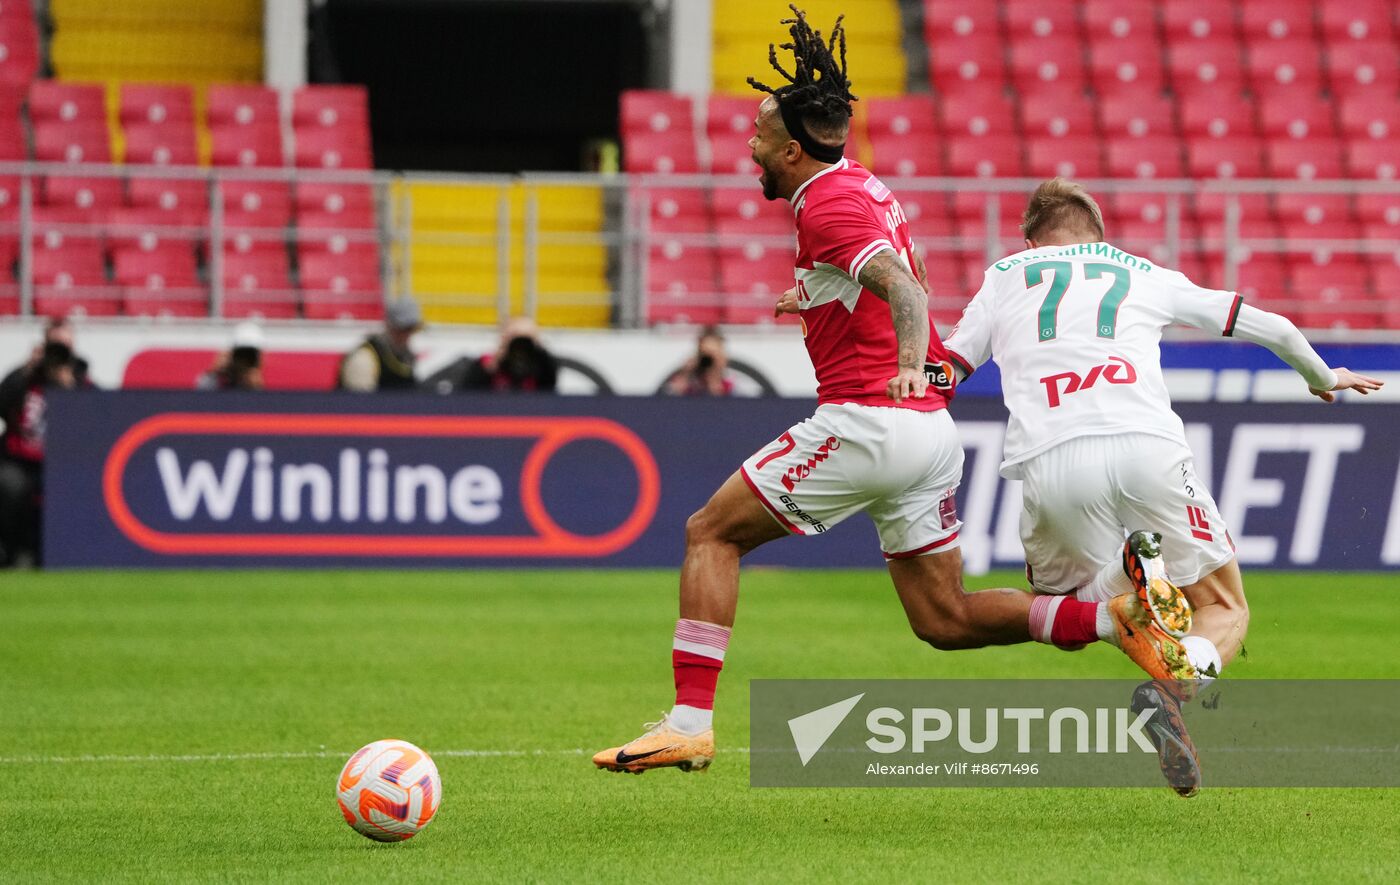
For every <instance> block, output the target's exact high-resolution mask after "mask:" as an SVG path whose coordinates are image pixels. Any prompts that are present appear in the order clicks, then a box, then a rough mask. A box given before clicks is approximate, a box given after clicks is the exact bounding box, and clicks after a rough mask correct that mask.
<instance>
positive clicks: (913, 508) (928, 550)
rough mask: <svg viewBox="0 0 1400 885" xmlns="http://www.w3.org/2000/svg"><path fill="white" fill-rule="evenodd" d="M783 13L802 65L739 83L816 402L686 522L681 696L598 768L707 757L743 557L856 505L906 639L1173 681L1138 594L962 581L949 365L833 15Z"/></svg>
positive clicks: (1164, 645)
mask: <svg viewBox="0 0 1400 885" xmlns="http://www.w3.org/2000/svg"><path fill="white" fill-rule="evenodd" d="M793 12H794V13H796V16H797V17H796V18H795V19H791V20H788V21H785V22H784V24H788V25H790V26H791V30H790V33H791V34H792V39H793V42H792V43H789V44H784V46H783V48H784V49H791V50H792V51H793V54H794V56H795V63H796V68H795V73H794V74H792V75H788V74H786V72H784V71H783V69H782V67H781V66H780V65H779V64H778V61H777V54H776V52H775V51H772V50H770V54H769V57H770V60H771V61H772V63H773V66H774V67H775V68H776V69H777V70H778V71H779V72H781V73H783V74H784V75H785V76H786V77H787V79H788V80H789V81H791V82H790V83H789V85H786V86H783V87H781V88H778V89H776V90H775V89H771V88H769V87H767V86H763V85H762V84H759V83H757V82H755V81H754V80H753V79H750V80H749V82H750V83H751V84H752V85H753V86H754V87H755V88H757V89H759V90H761V91H763V92H767V93H769V96H768V98H765V99H764V100H763V103H762V104H761V105H760V106H759V111H758V117H757V119H756V120H755V121H754V125H755V127H756V128H757V133H756V134H755V135H754V137H753V138H752V139H750V141H749V145H750V147H751V149H752V150H753V158H754V162H755V163H757V164H758V165H759V167H761V168H762V170H763V174H762V176H761V177H760V179H759V181H760V182H761V184H762V185H763V195H764V196H765V197H767V198H768V199H770V200H775V199H778V198H782V199H785V200H787V201H788V202H789V203H791V204H792V207H793V213H794V215H795V216H796V221H797V263H796V281H797V286H796V290H795V298H796V300H797V308H798V309H799V311H800V315H801V319H802V327H803V334H804V337H805V339H806V344H807V352H808V354H809V355H810V356H811V359H812V365H813V368H814V369H815V370H816V375H817V399H818V406H817V411H816V413H815V414H814V415H813V416H812V417H811V418H809V419H807V420H806V421H803V422H801V423H800V424H797V425H796V426H794V427H792V428H789V429H788V430H787V432H785V433H783V434H782V435H780V436H779V437H778V438H777V439H776V440H775V441H773V442H772V443H770V444H768V445H766V446H764V447H763V448H762V449H760V450H759V451H757V452H755V453H754V454H753V455H752V456H750V457H749V458H748V460H746V461H745V462H744V464H743V466H741V467H740V468H739V470H738V471H737V472H736V473H734V474H733V475H732V476H730V477H729V479H728V480H726V481H725V482H724V484H723V485H722V486H720V489H719V491H717V492H715V494H714V496H713V497H712V498H711V499H710V501H709V503H707V504H706V505H705V506H704V507H702V508H701V509H700V511H699V512H697V513H695V514H694V515H693V516H691V517H690V519H689V520H688V521H687V522H686V552H685V562H684V564H683V565H682V566H681V579H680V584H681V586H680V616H681V617H680V621H679V623H678V624H677V625H676V631H675V636H674V641H673V645H672V665H673V668H674V672H675V684H676V701H675V706H673V707H672V709H671V711H670V713H668V714H667V715H666V716H664V717H663V718H662V720H661V721H660V722H658V723H654V724H653V725H652V726H651V727H650V728H649V730H648V731H647V733H646V734H644V735H642V736H641V737H639V738H637V739H636V740H633V741H631V742H630V743H628V744H625V745H623V746H621V747H613V748H611V749H608V750H604V751H602V752H600V753H598V754H597V755H596V756H594V757H593V761H594V764H596V765H597V766H598V767H600V768H606V769H610V770H613V771H631V772H636V773H640V772H642V771H645V770H647V769H650V768H660V767H665V766H675V767H679V768H681V769H682V770H686V771H689V770H693V769H703V768H705V767H707V766H708V765H709V764H710V761H711V760H712V759H713V757H714V731H713V728H712V720H713V716H712V711H713V707H714V695H715V685H716V682H717V680H718V677H719V671H720V667H721V666H722V664H723V661H724V653H725V649H726V647H727V645H728V642H729V633H730V628H731V626H732V625H733V623H734V613H735V609H736V606H737V604H738V598H739V560H740V558H741V557H743V556H744V555H745V554H746V553H748V552H749V551H751V550H753V549H754V548H756V547H758V546H759V545H761V544H765V543H767V542H769V541H772V540H774V539H776V538H781V537H783V536H784V535H788V534H794V535H820V534H822V533H823V532H825V531H826V530H827V529H829V528H831V527H832V526H834V525H836V524H837V523H839V522H841V521H842V520H843V519H845V518H846V517H848V516H850V515H852V514H854V513H856V512H859V511H864V512H866V513H868V514H869V515H870V517H871V519H872V520H873V521H874V522H875V525H876V528H877V529H878V531H879V535H880V546H881V547H882V548H883V550H884V554H885V558H886V560H887V561H888V566H889V572H890V577H891V579H892V580H893V581H894V586H895V590H896V591H897V593H898V595H899V599H900V602H901V603H903V605H904V610H905V613H906V615H907V616H908V618H909V623H910V625H911V626H912V627H913V629H914V633H915V634H916V635H917V636H918V637H919V638H920V639H923V640H924V641H926V642H928V643H929V644H931V645H933V646H934V647H935V648H939V649H961V648H980V647H983V646H988V645H1009V644H1013V643H1020V642H1028V641H1031V640H1032V639H1037V640H1040V641H1044V642H1053V643H1055V644H1057V645H1061V646H1079V645H1082V644H1084V643H1088V642H1093V641H1095V640H1097V639H1105V640H1108V641H1111V642H1113V643H1114V644H1116V645H1118V646H1119V647H1120V648H1123V650H1124V651H1125V652H1127V653H1128V654H1129V656H1130V657H1132V658H1133V660H1134V661H1136V662H1137V663H1138V664H1139V665H1140V666H1142V667H1143V668H1144V669H1146V670H1147V671H1148V672H1149V673H1152V674H1153V675H1154V676H1157V677H1159V678H1173V677H1174V676H1175V675H1176V674H1175V672H1174V670H1173V664H1172V663H1171V659H1172V658H1173V656H1174V654H1175V652H1177V651H1179V646H1178V645H1174V644H1175V643H1176V640H1175V639H1174V638H1172V637H1171V636H1169V635H1167V634H1166V633H1165V632H1163V631H1162V630H1160V629H1158V628H1156V626H1155V625H1154V624H1153V622H1152V618H1151V616H1150V614H1149V613H1148V612H1147V611H1146V610H1145V609H1144V608H1143V606H1142V603H1141V602H1140V601H1139V598H1138V596H1135V595H1134V594H1125V595H1124V596H1122V597H1119V598H1116V599H1114V600H1113V601H1112V602H1110V603H1102V604H1085V603H1080V602H1079V601H1078V600H1073V599H1065V600H1064V601H1063V602H1062V603H1061V604H1060V606H1059V607H1058V608H1057V609H1056V610H1053V611H1052V610H1050V609H1049V607H1048V606H1046V605H1045V604H1044V603H1038V602H1035V601H1034V599H1033V597H1032V596H1031V595H1030V594H1027V593H1024V592H1022V591H1020V590H1013V589H999V590H984V591H981V592H978V593H968V592H966V591H965V590H964V589H963V585H962V557H961V554H960V552H959V550H958V529H959V527H960V526H961V523H960V522H959V520H958V516H957V509H956V506H955V503H954V498H953V494H954V492H955V491H956V489H957V487H958V484H959V482H960V481H961V479H962V466H963V453H962V448H961V446H960V445H959V443H958V436H957V430H956V428H954V426H953V421H952V418H951V417H949V415H948V412H947V409H946V406H947V404H948V401H949V399H951V398H952V396H953V384H954V381H953V378H954V376H953V369H952V366H951V365H950V364H949V363H948V362H947V360H946V358H945V357H946V354H945V352H944V350H943V345H942V343H941V342H940V341H939V340H938V337H937V335H936V334H934V331H933V323H932V321H931V320H930V318H929V313H928V293H927V291H926V290H925V288H924V286H923V284H921V283H920V281H919V279H917V278H916V277H915V275H914V272H913V270H912V268H913V267H914V266H915V265H916V258H915V255H914V249H913V243H912V241H911V239H910V235H909V224H908V221H907V220H906V219H905V216H904V212H903V210H902V209H901V208H900V206H899V201H898V200H896V199H895V198H894V195H893V194H891V193H890V191H889V189H888V188H887V187H885V185H884V184H882V183H881V182H880V180H879V179H877V178H875V177H874V176H873V175H871V174H870V173H869V172H867V171H866V170H865V169H863V168H861V166H860V164H858V163H855V162H853V161H851V160H849V159H845V158H843V157H842V151H843V148H844V146H845V140H846V133H847V129H848V125H849V120H850V116H851V106H850V102H851V101H852V100H853V99H854V98H855V96H853V95H851V94H850V91H849V89H850V81H849V80H847V79H846V76H845V70H844V67H845V61H844V59H845V54H846V53H845V34H844V32H843V30H842V28H841V22H840V20H839V19H838V20H837V24H836V27H835V28H834V29H833V31H832V36H831V39H830V41H829V42H823V40H822V38H821V34H820V33H819V32H814V31H812V29H811V28H810V27H808V25H807V22H806V20H805V17H804V16H803V14H802V13H801V12H800V11H798V10H797V9H796V7H793ZM838 46H839V52H840V57H841V61H840V62H839V63H838V62H837V50H838ZM1142 596H1143V598H1144V599H1145V598H1147V596H1146V594H1145V592H1144V593H1143V594H1142ZM1175 602H1178V603H1181V599H1180V595H1179V594H1178V595H1177V599H1176V600H1175ZM1164 604H1165V603H1164ZM1181 604H1184V603H1181Z"/></svg>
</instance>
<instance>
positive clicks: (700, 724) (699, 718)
mask: <svg viewBox="0 0 1400 885" xmlns="http://www.w3.org/2000/svg"><path fill="white" fill-rule="evenodd" d="M666 718H667V719H669V720H670V722H671V727H672V728H674V729H675V730H676V731H679V732H680V733H681V734H685V735H697V734H700V733H701V732H706V731H709V730H710V729H712V728H714V727H715V711H714V710H702V709H700V708H699V707H687V706H686V705H685V704H676V705H675V706H674V707H672V708H671V712H670V714H669V715H668V716H667V717H666Z"/></svg>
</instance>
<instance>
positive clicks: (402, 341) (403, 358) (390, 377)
mask: <svg viewBox="0 0 1400 885" xmlns="http://www.w3.org/2000/svg"><path fill="white" fill-rule="evenodd" d="M422 328H423V313H422V311H420V310H419V309H418V303H417V302H416V301H413V300H411V299H408V298H400V299H399V300H397V301H394V302H392V303H390V304H389V306H388V308H386V309H385V311H384V331H383V332H380V333H378V334H375V335H371V336H369V337H368V338H366V339H365V340H364V342H363V343H361V344H360V346H359V347H356V348H355V349H354V350H352V351H350V352H349V353H348V354H346V355H345V359H343V360H341V361H340V378H339V380H338V382H337V384H336V387H337V388H338V389H340V390H356V391H360V392H361V393H369V392H371V391H376V390H413V389H415V388H416V387H417V386H418V379H417V378H416V377H415V375H414V366H415V364H416V362H417V357H415V356H414V355H413V351H412V350H410V349H409V343H410V342H411V341H412V340H413V336H414V335H415V334H416V333H417V332H418V331H419V330H420V329H422Z"/></svg>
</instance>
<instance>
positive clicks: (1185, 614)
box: [1123, 532, 1191, 639]
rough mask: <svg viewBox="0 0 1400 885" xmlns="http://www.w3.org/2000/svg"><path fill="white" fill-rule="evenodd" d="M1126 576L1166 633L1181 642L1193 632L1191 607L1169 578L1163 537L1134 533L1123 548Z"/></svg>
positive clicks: (1145, 606) (1144, 605)
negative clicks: (1164, 556) (1164, 559)
mask: <svg viewBox="0 0 1400 885" xmlns="http://www.w3.org/2000/svg"><path fill="white" fill-rule="evenodd" d="M1123 572H1124V573H1125V574H1127V576H1128V580H1130V581H1132V582H1133V587H1134V588H1135V589H1136V590H1137V595H1138V601H1140V602H1141V603H1142V606H1143V608H1145V609H1147V611H1148V612H1150V613H1151V615H1152V620H1154V621H1155V622H1156V623H1157V626H1158V627H1161V628H1162V630H1163V632H1165V633H1167V634H1168V635H1170V636H1174V637H1176V638H1177V639H1180V638H1181V637H1183V636H1185V635H1186V634H1187V633H1190V632H1191V603H1190V602H1188V601H1187V599H1186V595H1185V594H1184V593H1182V592H1181V590H1180V589H1179V588H1178V587H1177V586H1176V585H1175V584H1173V583H1172V582H1171V579H1169V578H1168V577H1167V564H1166V563H1165V562H1164V561H1163V560H1162V536H1161V535H1160V534H1158V533H1157V532H1150V533H1149V532H1133V533H1132V534H1131V535H1129V536H1128V540H1127V541H1126V542H1125V543H1124V544H1123Z"/></svg>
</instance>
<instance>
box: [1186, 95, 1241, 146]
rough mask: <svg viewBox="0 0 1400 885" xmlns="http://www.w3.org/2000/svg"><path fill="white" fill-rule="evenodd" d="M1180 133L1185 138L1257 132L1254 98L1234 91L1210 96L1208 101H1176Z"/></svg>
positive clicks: (1222, 136) (1220, 136)
mask: <svg viewBox="0 0 1400 885" xmlns="http://www.w3.org/2000/svg"><path fill="white" fill-rule="evenodd" d="M1180 111H1181V134H1182V135H1184V136H1186V138H1187V139H1188V140H1196V139H1199V138H1226V137H1230V136H1236V137H1238V136H1242V135H1243V136H1250V137H1253V136H1255V135H1258V133H1259V129H1258V127H1257V126H1256V125H1255V122H1254V102H1252V101H1250V100H1249V99H1248V98H1245V97H1244V96H1243V95H1240V94H1239V93H1238V92H1232V93H1226V94H1222V95H1215V96H1211V97H1210V99H1209V100H1208V101H1185V102H1181V104H1180Z"/></svg>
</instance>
